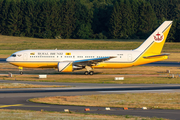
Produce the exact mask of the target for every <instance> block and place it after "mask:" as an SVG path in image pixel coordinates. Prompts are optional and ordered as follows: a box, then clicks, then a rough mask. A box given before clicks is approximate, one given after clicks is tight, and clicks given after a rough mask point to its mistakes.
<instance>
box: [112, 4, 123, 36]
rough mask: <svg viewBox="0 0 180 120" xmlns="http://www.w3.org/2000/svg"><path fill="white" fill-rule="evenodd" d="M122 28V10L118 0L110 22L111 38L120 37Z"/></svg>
mask: <svg viewBox="0 0 180 120" xmlns="http://www.w3.org/2000/svg"><path fill="white" fill-rule="evenodd" d="M121 28H122V13H121V11H120V6H119V3H118V2H117V1H116V2H115V4H114V7H113V11H112V14H111V18H110V22H109V33H110V36H111V38H113V39H118V38H120V37H121V34H120V31H121Z"/></svg>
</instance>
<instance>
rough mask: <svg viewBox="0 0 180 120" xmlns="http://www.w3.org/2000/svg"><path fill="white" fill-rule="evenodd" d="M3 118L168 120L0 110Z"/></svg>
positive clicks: (32, 119)
mask: <svg viewBox="0 0 180 120" xmlns="http://www.w3.org/2000/svg"><path fill="white" fill-rule="evenodd" d="M0 119H1V120H94V119H95V120H167V119H163V118H149V117H136V116H131V115H128V116H127V115H124V116H115V115H97V114H90V113H88V114H87V113H75V112H71V113H62V112H47V111H42V112H40V111H30V110H6V109H1V110H0Z"/></svg>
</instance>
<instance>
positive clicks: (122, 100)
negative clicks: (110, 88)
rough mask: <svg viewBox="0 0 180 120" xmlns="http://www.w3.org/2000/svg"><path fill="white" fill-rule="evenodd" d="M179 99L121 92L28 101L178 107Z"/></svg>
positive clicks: (168, 94) (162, 94)
mask: <svg viewBox="0 0 180 120" xmlns="http://www.w3.org/2000/svg"><path fill="white" fill-rule="evenodd" d="M109 98H111V99H109ZM179 99H180V93H124V94H123V93H121V94H99V95H82V96H54V97H44V98H33V99H30V101H31V102H37V103H45V104H57V105H75V106H96V107H121V108H122V107H128V108H142V107H147V108H148V109H180V104H179V103H180V101H179Z"/></svg>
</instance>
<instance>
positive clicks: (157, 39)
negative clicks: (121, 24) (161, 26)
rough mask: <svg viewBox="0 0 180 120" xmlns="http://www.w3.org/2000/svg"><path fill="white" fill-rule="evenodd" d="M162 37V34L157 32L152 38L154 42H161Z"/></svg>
mask: <svg viewBox="0 0 180 120" xmlns="http://www.w3.org/2000/svg"><path fill="white" fill-rule="evenodd" d="M163 39H164V35H163V34H159V32H158V33H157V34H156V35H155V36H154V40H155V42H157V43H160V42H162V41H163Z"/></svg>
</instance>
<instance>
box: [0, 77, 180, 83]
mask: <svg viewBox="0 0 180 120" xmlns="http://www.w3.org/2000/svg"><path fill="white" fill-rule="evenodd" d="M35 76H37V75H16V77H15V78H8V77H6V76H0V79H3V80H16V81H18V80H19V81H36V82H61V83H99V84H180V78H179V77H178V78H168V77H163V76H148V75H147V76H142V75H139V76H135V75H132V76H124V79H125V80H114V78H115V77H122V75H94V76H85V75H48V79H39V78H38V77H35Z"/></svg>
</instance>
